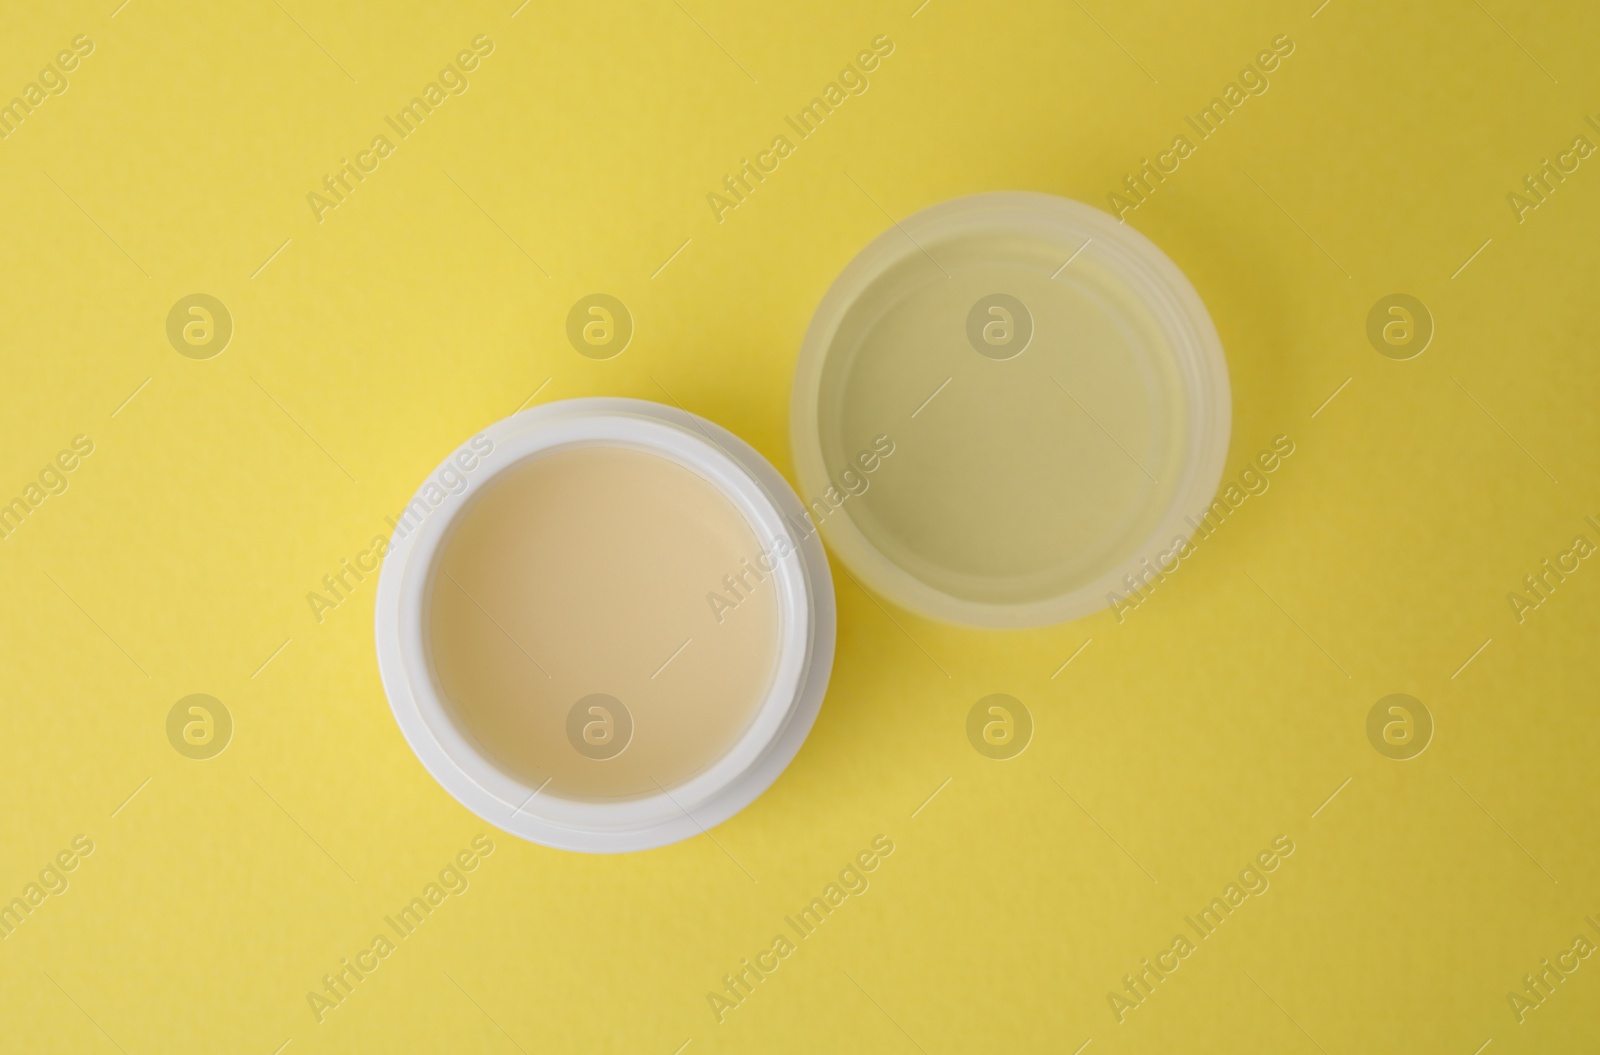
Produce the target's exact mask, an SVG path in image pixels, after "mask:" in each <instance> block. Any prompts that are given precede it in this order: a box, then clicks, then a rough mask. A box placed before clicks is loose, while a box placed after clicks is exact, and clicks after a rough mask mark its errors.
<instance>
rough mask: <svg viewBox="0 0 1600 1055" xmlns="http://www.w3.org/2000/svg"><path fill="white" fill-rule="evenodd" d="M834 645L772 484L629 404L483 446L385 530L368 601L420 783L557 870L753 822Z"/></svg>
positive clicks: (824, 582)
mask: <svg viewBox="0 0 1600 1055" xmlns="http://www.w3.org/2000/svg"><path fill="white" fill-rule="evenodd" d="M724 566H726V567H727V571H726V573H725V574H720V575H719V574H717V573H718V572H719V570H720V569H722V568H723V567H724ZM702 582H703V583H704V590H703V593H704V596H703V597H702V596H700V594H701V593H702V590H701V588H700V587H701V584H702ZM740 620H742V621H743V622H740ZM834 633H835V620H834V596H833V586H832V581H831V579H830V577H829V572H828V564H827V558H826V556H825V554H824V552H823V548H822V544H821V541H820V539H819V538H818V536H817V534H816V532H815V531H814V530H812V529H811V528H810V527H809V526H808V522H807V520H806V518H805V515H804V511H803V508H802V506H801V504H800V502H799V500H798V499H797V498H796V497H795V494H794V492H793V491H792V490H791V489H790V488H789V486H788V484H787V483H786V482H785V481H784V479H783V478H782V477H781V476H780V475H779V474H778V473H777V471H776V470H775V469H774V468H773V467H772V466H771V464H769V463H768V462H767V461H766V460H765V459H764V458H762V457H761V455H760V454H758V453H757V452H756V451H755V450H754V449H753V448H751V447H750V446H749V445H748V444H746V443H744V442H743V441H742V440H740V439H739V438H738V437H736V436H734V435H733V434H732V433H730V432H728V431H727V430H725V429H722V428H720V427H718V426H716V425H714V424H712V423H711V422H709V421H707V420H705V419H703V418H700V417H698V416H696V415H693V414H689V413H686V412H684V411H682V410H678V409H675V408H672V407H666V406H662V405H660V404H656V403H649V402H644V401H641V400H632V399H575V400H566V401H562V402H556V403H551V404H547V405H544V406H541V407H536V408H533V409H531V410H527V411H523V412H521V413H518V414H516V415H514V416H512V417H510V418H507V419H505V420H503V421H500V422H497V423H495V424H494V425H491V426H489V427H488V428H487V429H485V430H483V432H482V433H480V434H478V435H477V436H475V437H473V438H472V439H471V440H470V441H469V442H468V443H467V444H464V445H463V446H462V447H461V448H460V449H459V450H457V451H456V452H454V453H453V454H452V455H451V456H450V457H449V458H446V459H445V460H444V461H443V462H441V463H440V465H439V466H438V468H437V469H435V471H434V472H433V473H431V474H430V475H429V477H428V478H427V480H425V481H424V483H423V485H422V487H421V488H419V490H418V491H417V494H416V497H415V498H414V499H413V500H412V502H411V503H410V505H408V506H407V507H406V510H405V512H404V513H403V514H402V515H401V516H400V517H399V518H397V524H396V531H395V535H394V537H393V538H392V539H391V541H390V544H389V549H388V552H387V555H386V559H385V561H384V564H383V569H382V572H381V574H380V577H379V583H378V595H377V614H376V637H377V651H378V665H379V670H380V673H381V675H382V679H383V685H384V689H385V691H386V693H387V694H388V697H389V702H390V705H391V707H392V708H393V711H394V715H395V719H396V721H397V722H398V723H399V725H400V728H401V731H402V732H403V733H404V735H405V737H406V740H407V741H408V742H409V743H410V745H411V747H412V749H413V750H414V751H415V752H416V754H417V757H418V758H419V759H420V760H421V761H422V764H423V765H424V766H425V767H426V768H427V770H428V772H429V773H431V774H432V775H433V777H434V778H435V779H436V780H438V782H439V783H440V784H441V785H443V786H444V788H445V790H446V791H448V792H449V793H450V794H451V795H452V796H454V797H455V799H456V800H457V801H459V802H460V803H461V804H462V805H464V806H466V807H467V808H468V809H469V810H471V811H472V812H473V813H475V814H477V815H478V816H480V817H482V818H483V819H484V820H485V821H487V822H489V823H491V824H494V825H496V826H497V827H499V828H501V829H503V830H505V831H508V832H510V833H512V834H514V835H518V836H521V837H522V838H525V839H529V840H532V841H534V842H538V843H542V844H544V845H547V846H553V847H559V848H563V849H569V850H580V851H590V852H616V851H628V850H640V849H647V848H650V847H655V846H661V845H664V844H666V843H670V842H674V841H677V840H679V839H684V838H687V837H689V836H692V835H696V834H699V833H700V832H702V831H704V830H706V829H708V828H711V827H713V826H714V825H717V824H720V823H721V822H722V821H724V820H727V819H728V818H729V817H731V816H733V815H734V814H735V813H737V812H738V811H739V810H741V809H743V808H744V807H745V806H747V805H749V804H750V803H751V802H752V801H753V800H754V799H755V798H756V797H757V796H758V795H760V794H761V793H762V792H763V791H764V790H766V788H767V787H768V786H769V785H770V784H771V783H772V782H773V781H774V780H776V779H777V777H778V774H779V773H781V772H782V771H783V769H784V767H785V766H787V765H788V763H789V761H790V760H791V759H792V758H793V757H794V755H795V753H796V752H797V751H798V750H799V748H800V744H801V743H802V742H803V741H804V739H805V737H806V734H807V733H808V732H809V731H810V728H811V725H812V722H813V721H814V720H815V718H816V715H817V712H818V709H819V708H820V706H821V702H822V696H823V693H824V691H825V689H826V686H827V682H828V677H829V673H830V671H831V668H832V663H833V652H834ZM680 636H681V637H683V639H684V643H683V644H682V645H681V646H678V647H677V649H676V651H675V652H672V651H671V649H672V647H673V644H675V642H676V641H677V639H678V638H679V637H680ZM669 652H670V655H669V654H668V653H669ZM730 670H732V671H734V672H735V673H733V674H730V673H729V671H730Z"/></svg>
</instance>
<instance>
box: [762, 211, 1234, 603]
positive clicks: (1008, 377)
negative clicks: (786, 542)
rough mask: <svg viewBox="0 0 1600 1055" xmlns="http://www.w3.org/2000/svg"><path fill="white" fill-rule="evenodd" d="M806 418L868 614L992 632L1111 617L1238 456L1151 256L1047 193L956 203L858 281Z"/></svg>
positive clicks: (1183, 295) (1226, 417)
mask: <svg viewBox="0 0 1600 1055" xmlns="http://www.w3.org/2000/svg"><path fill="white" fill-rule="evenodd" d="M792 398H793V403H792V410H791V433H792V435H791V438H792V441H793V447H794V457H795V467H796V472H797V474H798V477H799V480H800V484H801V489H802V495H803V496H804V497H805V498H806V499H807V500H808V507H809V511H810V514H809V515H810V516H811V517H812V518H813V519H814V520H816V521H817V522H818V524H819V526H820V527H821V530H822V533H823V535H824V537H825V538H826V539H827V541H828V542H829V544H830V545H831V546H832V548H833V549H834V551H835V553H836V554H837V555H838V556H839V558H840V559H841V560H842V561H843V562H844V564H845V565H846V566H847V567H848V568H849V569H850V570H851V571H852V572H853V573H854V574H855V575H856V576H858V577H859V578H860V580H861V581H862V583H863V584H864V585H866V586H867V587H869V588H870V589H872V590H874V591H875V592H877V593H879V594H881V595H883V596H884V597H887V598H888V599H890V600H892V601H894V602H896V603H897V604H900V605H902V606H904V607H906V608H908V609H911V610H912V611H915V612H918V613H920V614H923V615H926V616H929V617H932V618H936V619H942V620H945V621H948V622H954V623H962V624H967V625H972V626H983V627H1027V626H1042V625H1047V624H1051V623H1059V622H1063V621H1065V620H1068V619H1074V618H1078V617H1080V616H1084V615H1087V614H1089V613H1091V612H1094V611H1096V610H1098V609H1100V608H1103V607H1106V606H1107V605H1108V604H1109V603H1110V601H1111V595H1112V594H1113V592H1115V593H1116V594H1118V595H1120V594H1124V593H1126V592H1127V590H1128V585H1127V583H1126V581H1125V576H1130V575H1136V574H1137V573H1141V572H1142V571H1143V563H1142V562H1144V561H1147V560H1148V561H1150V562H1151V563H1152V564H1156V563H1159V556H1158V554H1161V553H1163V552H1166V553H1170V552H1171V550H1172V547H1173V545H1174V543H1176V542H1177V541H1178V540H1180V539H1187V538H1188V537H1189V536H1190V534H1191V533H1192V528H1191V527H1190V525H1189V523H1188V522H1187V520H1186V517H1187V515H1188V514H1191V513H1194V512H1197V511H1199V510H1200V509H1202V508H1204V507H1205V506H1206V505H1207V503H1209V502H1210V500H1211V498H1212V496H1213V495H1214V493H1215V491H1216V488H1217V485H1218V482H1219V481H1220V479H1221V475H1222V467H1223V461H1224V459H1225V457H1226V455H1227V448H1228V435H1229V426H1230V422H1231V400H1230V396H1229V390H1228V373H1227V364H1226V363H1225V361H1224V359H1223V355H1222V345H1221V341H1220V340H1219V339H1218V337H1217V332H1216V328H1215V326H1213V324H1212V322H1211V318H1210V316H1209V315H1208V314H1207V313H1206V309H1205V305H1204V304H1203V303H1201V300H1200V297H1199V295H1198V294H1197V293H1196V292H1195V290H1194V287H1193V286H1192V285H1190V284H1189V281H1188V280H1187V279H1186V278H1185V277H1184V276H1183V273H1182V272H1181V271H1179V270H1178V268H1177V266H1176V265H1175V264H1173V263H1172V261H1171V260H1170V259H1168V258H1167V256H1166V255H1165V254H1164V253H1162V252H1161V250H1160V249H1158V248H1157V247H1156V246H1155V245H1154V243H1152V242H1151V241H1150V240H1149V239H1147V238H1145V237H1144V236H1143V235H1141V234H1139V233H1138V232H1137V231H1135V230H1134V229H1133V228H1131V227H1128V226H1126V225H1125V224H1121V223H1118V222H1117V221H1116V220H1114V219H1112V218H1111V217H1109V216H1107V215H1106V214H1105V213H1103V212H1101V211H1099V210H1097V209H1094V208H1091V207H1090V206H1087V205H1083V204H1081V203H1079V202H1074V201H1068V200H1066V199H1063V198H1058V197H1053V196H1051V195H1045V194H1030V193H994V194H979V195H973V196H971V197H966V198H958V199H956V200H953V201H949V202H944V203H942V204H939V205H935V206H933V207H931V208H928V209H925V210H923V211H922V212H919V213H917V214H915V215H914V216H912V217H910V218H909V219H906V220H903V221H900V222H898V223H896V224H895V225H894V226H893V227H891V228H890V229H889V230H887V231H885V232H884V233H883V234H882V235H880V236H879V237H878V238H876V239H875V240H874V241H873V242H872V243H871V244H869V245H868V246H867V247H866V248H865V249H863V250H862V251H861V253H860V254H859V255H857V256H856V258H855V259H854V260H852V261H851V262H850V264H849V265H848V266H846V267H845V269H844V271H843V272H841V273H840V275H839V277H838V278H837V279H836V280H835V281H834V283H833V285H832V287H830V288H829V290H828V292H827V294H826V295H825V296H824V297H823V299H822V302H821V304H820V305H819V306H818V308H817V311H816V314H815V316H814V317H813V318H812V321H811V326H810V328H809V329H808V330H807V332H806V336H805V340H804V343H803V345H802V347H801V351H800V358H799V364H798V367H797V369H796V374H795V384H794V391H793V397H792Z"/></svg>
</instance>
